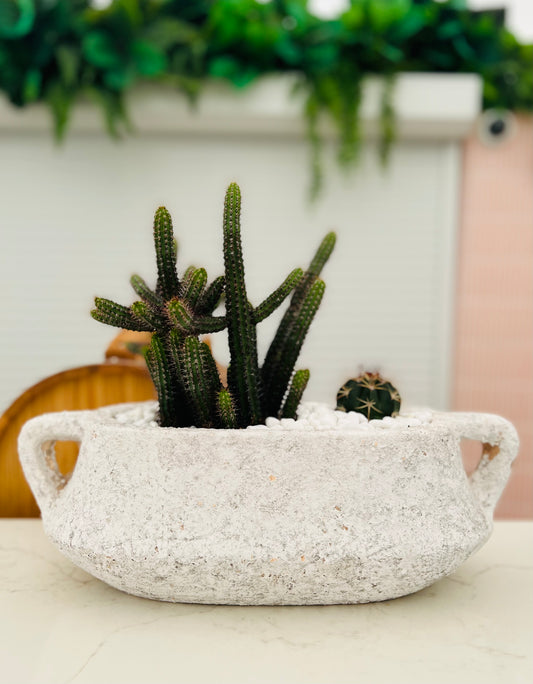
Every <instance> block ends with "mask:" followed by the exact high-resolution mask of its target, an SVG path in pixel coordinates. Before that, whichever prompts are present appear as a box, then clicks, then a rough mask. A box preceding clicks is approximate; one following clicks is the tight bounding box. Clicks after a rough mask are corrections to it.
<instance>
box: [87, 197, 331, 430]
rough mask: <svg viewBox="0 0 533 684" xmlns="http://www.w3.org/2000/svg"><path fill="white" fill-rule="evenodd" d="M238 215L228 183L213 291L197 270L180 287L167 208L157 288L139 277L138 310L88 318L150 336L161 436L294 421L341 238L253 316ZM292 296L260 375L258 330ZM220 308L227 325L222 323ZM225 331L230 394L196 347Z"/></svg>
mask: <svg viewBox="0 0 533 684" xmlns="http://www.w3.org/2000/svg"><path fill="white" fill-rule="evenodd" d="M240 215H241V191H240V188H239V186H238V185H237V184H236V183H231V185H230V186H229V187H228V189H227V192H226V197H225V201H224V217H223V237H224V269H225V272H224V275H222V276H219V277H218V278H216V279H215V280H213V281H212V282H211V283H210V284H208V278H207V272H206V271H205V269H203V268H195V267H192V266H190V267H189V268H188V269H186V271H185V272H184V274H183V276H182V277H181V278H180V277H179V275H178V270H177V267H176V263H177V256H178V249H177V241H176V239H175V237H174V232H173V228H172V219H171V217H170V214H169V212H168V211H167V210H166V209H165V208H164V207H160V208H159V209H158V210H157V211H156V213H155V218H154V244H155V254H156V263H157V283H156V286H155V288H154V289H151V288H150V287H149V286H148V285H147V284H146V282H145V281H144V280H143V279H142V278H141V277H140V276H138V275H134V276H132V278H131V281H130V282H131V285H132V287H133V289H134V290H135V292H136V294H137V295H138V297H139V300H138V301H136V302H134V303H133V304H132V305H131V306H129V307H127V306H122V305H121V304H116V303H115V302H112V301H110V300H108V299H103V298H100V297H97V298H96V299H95V308H94V309H93V310H92V311H91V315H92V317H93V318H95V319H96V320H97V321H100V322H101V323H106V324H108V325H113V326H116V327H119V328H125V329H127V330H137V331H149V332H151V333H152V339H151V343H150V346H149V347H148V348H147V349H146V351H145V358H146V364H147V366H148V370H149V371H150V375H151V377H152V380H153V382H154V385H155V387H156V390H157V394H158V399H159V416H158V420H159V423H160V425H161V426H163V427H189V426H195V427H205V428H226V429H230V428H245V427H247V426H248V425H258V424H262V423H264V422H265V420H266V418H267V417H268V416H275V417H283V418H296V415H297V409H298V405H299V403H300V400H301V398H302V395H303V392H304V390H305V388H306V386H307V383H308V381H309V371H308V370H297V371H295V369H294V366H295V364H296V361H297V359H298V356H299V354H300V350H301V348H302V345H303V342H304V339H305V337H306V335H307V331H308V330H309V327H310V325H311V323H312V321H313V318H314V316H315V314H316V312H317V310H318V307H319V306H320V302H321V301H322V297H323V295H324V289H325V284H324V282H323V281H322V280H321V279H320V277H319V276H320V273H321V271H322V268H323V267H324V265H325V263H326V262H327V260H328V258H329V256H330V254H331V252H332V250H333V247H334V245H335V239H336V238H335V234H334V233H328V235H326V237H325V238H324V240H323V241H322V243H321V244H320V246H319V248H318V250H317V252H316V253H315V255H314V256H313V259H312V261H311V263H310V265H309V268H308V269H307V270H306V271H303V270H302V269H301V268H296V269H294V270H293V271H292V272H291V273H290V274H289V275H288V276H287V278H286V279H285V280H284V281H283V283H281V285H280V286H279V287H278V288H277V289H276V290H274V292H272V294H270V295H269V296H268V297H267V298H266V299H264V300H263V302H261V303H260V304H259V305H258V306H255V307H254V306H253V305H252V304H251V303H250V301H249V299H248V295H247V293H246V283H245V279H244V260H243V254H242V244H241V225H240ZM289 295H292V296H291V299H290V303H289V306H288V308H287V311H286V312H285V314H284V316H283V318H282V321H281V323H280V325H279V328H278V330H277V332H276V335H275V336H274V340H273V341H272V344H271V345H270V348H269V349H268V352H267V355H266V357H265V360H264V363H263V365H262V366H260V364H259V358H258V353H257V334H256V326H257V324H258V323H260V322H261V321H262V320H264V319H265V318H267V317H268V316H270V314H271V313H272V312H273V311H275V310H276V309H277V308H278V307H279V306H280V305H281V304H283V302H284V301H285V300H286V299H287V298H288V297H289ZM222 298H224V303H225V309H226V311H225V315H223V316H215V315H214V311H215V309H216V308H217V307H218V305H219V303H220V302H221V300H222ZM222 330H227V335H228V343H229V350H230V359H231V360H230V365H229V368H228V382H227V386H224V385H223V384H222V382H221V380H220V376H219V374H218V371H217V366H216V363H215V360H214V358H213V356H212V354H211V350H210V348H209V346H208V345H207V344H206V342H204V341H202V340H201V339H200V337H199V336H200V335H204V334H211V333H216V332H220V331H222Z"/></svg>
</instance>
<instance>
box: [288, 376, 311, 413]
mask: <svg viewBox="0 0 533 684" xmlns="http://www.w3.org/2000/svg"><path fill="white" fill-rule="evenodd" d="M309 375H310V374H309V371H308V370H307V369H305V370H297V371H296V373H295V374H294V375H293V378H292V382H291V387H290V389H289V392H288V394H287V398H286V399H285V403H284V404H283V409H282V411H281V418H294V419H296V417H297V411H298V406H299V405H300V401H301V400H302V395H303V393H304V392H305V388H306V387H307V383H308V382H309Z"/></svg>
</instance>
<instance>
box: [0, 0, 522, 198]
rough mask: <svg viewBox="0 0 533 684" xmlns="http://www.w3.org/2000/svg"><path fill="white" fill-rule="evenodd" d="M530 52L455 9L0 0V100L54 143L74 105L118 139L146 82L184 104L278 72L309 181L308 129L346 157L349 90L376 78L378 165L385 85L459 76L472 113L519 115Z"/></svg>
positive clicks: (351, 132)
mask: <svg viewBox="0 0 533 684" xmlns="http://www.w3.org/2000/svg"><path fill="white" fill-rule="evenodd" d="M532 60H533V46H531V45H522V44H520V43H519V42H518V41H517V39H516V38H515V37H514V36H513V34H512V33H510V32H509V31H508V30H507V29H506V28H505V27H504V26H503V15H502V12H495V11H486V12H473V11H470V10H468V8H467V7H466V0H446V1H444V2H438V1H437V0H351V2H350V5H349V7H348V9H347V10H346V11H345V12H344V13H342V14H341V15H340V16H339V17H338V18H335V19H331V20H323V19H319V18H318V17H316V16H314V15H313V14H311V13H310V11H309V9H308V7H307V0H270V1H269V2H266V3H263V2H258V1H257V0H195V1H194V2H189V1H188V0H113V2H112V3H111V5H110V6H109V7H108V8H106V9H101V10H98V9H95V8H93V7H91V4H90V2H89V0H0V91H3V92H4V93H5V94H6V95H7V97H8V98H9V99H10V100H11V102H13V103H14V104H15V105H17V106H24V105H27V104H28V103H31V102H37V101H45V102H47V103H48V104H49V106H50V107H51V110H52V113H53V117H54V122H55V130H56V134H57V135H58V136H61V135H62V134H63V133H64V131H65V128H66V126H67V123H68V116H69V111H70V109H71V106H72V104H73V103H74V101H75V100H76V99H77V98H78V96H80V95H84V96H86V97H89V98H92V99H93V100H95V101H96V102H98V103H99V104H100V105H101V106H102V108H103V111H104V113H105V117H106V121H107V126H108V128H109V130H110V132H111V133H112V134H114V135H117V134H118V133H119V132H120V130H121V129H122V128H123V127H124V126H126V127H127V117H126V107H125V97H124V96H125V94H126V93H127V92H128V90H129V89H130V88H131V87H132V86H133V85H134V84H135V83H137V82H139V81H147V80H148V81H157V82H159V83H164V84H167V85H169V86H170V87H174V88H177V89H179V90H180V91H182V92H184V93H186V94H187V95H188V96H189V97H191V98H193V99H194V98H195V97H196V96H197V95H198V93H199V92H200V90H201V86H202V84H203V83H204V82H205V81H206V80H207V79H212V78H217V79H223V80H226V81H229V82H230V83H231V84H233V85H234V86H235V87H237V88H243V87H245V86H247V85H248V84H249V83H251V82H252V81H253V80H254V79H256V78H257V77H258V76H261V75H262V74H272V73H279V72H292V73H294V74H296V75H297V76H298V77H299V87H300V88H301V89H302V90H303V91H304V92H305V94H306V104H305V116H306V119H307V122H308V127H309V137H310V140H311V142H312V149H313V156H314V168H315V174H314V182H315V186H316V187H318V184H319V181H320V165H319V152H320V138H319V135H318V132H317V120H318V117H319V115H320V113H321V112H326V113H327V114H329V115H330V116H331V117H332V119H333V120H334V121H335V123H336V125H337V127H338V130H339V161H340V162H341V163H343V164H347V163H350V162H351V161H353V160H354V159H355V158H356V156H357V149H358V142H359V131H358V107H359V102H360V97H361V85H362V81H363V79H364V78H365V77H366V76H368V75H371V74H378V75H381V76H384V77H385V78H386V83H387V84H388V87H387V88H385V90H384V94H383V101H382V122H381V143H380V154H381V156H382V157H383V158H386V156H387V153H388V150H389V147H390V143H391V141H392V138H393V133H394V112H393V110H392V107H391V88H392V84H393V80H394V75H395V74H397V73H399V72H409V71H428V72H429V71H436V72H443V71H444V72H473V73H477V74H480V75H481V76H482V78H483V82H484V91H483V97H484V104H485V106H487V107H498V108H506V109H513V110H522V109H525V110H531V109H533V71H532V69H531V63H532Z"/></svg>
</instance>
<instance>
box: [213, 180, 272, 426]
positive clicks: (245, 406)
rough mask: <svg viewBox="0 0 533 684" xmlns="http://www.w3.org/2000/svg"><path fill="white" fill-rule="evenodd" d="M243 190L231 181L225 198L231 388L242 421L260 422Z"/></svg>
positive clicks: (250, 423) (243, 424)
mask: <svg viewBox="0 0 533 684" xmlns="http://www.w3.org/2000/svg"><path fill="white" fill-rule="evenodd" d="M240 213H241V191H240V189H239V186H238V185H237V184H236V183H231V185H230V186H229V188H228V190H227V192H226V198H225V202H224V226H223V227H224V266H225V276H226V319H227V323H228V341H229V349H230V355H231V365H232V369H233V372H232V376H231V379H232V384H230V386H229V390H230V392H231V394H232V396H233V398H234V401H235V403H236V405H237V415H238V419H239V423H240V424H241V425H242V426H243V427H244V426H246V425H256V424H258V423H261V422H262V420H263V412H262V408H261V400H260V390H259V382H260V380H259V367H258V360H257V343H256V336H255V325H254V322H253V312H252V310H251V309H250V306H249V304H248V298H247V295H246V285H245V281H244V263H243V258H242V246H241V227H240Z"/></svg>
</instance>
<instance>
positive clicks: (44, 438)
mask: <svg viewBox="0 0 533 684" xmlns="http://www.w3.org/2000/svg"><path fill="white" fill-rule="evenodd" d="M84 415H85V411H60V412H58V413H45V414H43V415H41V416H36V417H35V418H32V419H31V420H29V421H28V422H27V423H25V424H24V425H23V427H22V430H21V431H20V435H19V438H18V451H19V459H20V463H21V465H22V470H23V471H24V475H25V476H26V480H27V481H28V484H29V485H30V488H31V490H32V492H33V495H34V496H35V499H36V500H37V504H38V505H39V508H40V509H41V512H43V511H44V510H45V509H48V508H50V506H51V505H52V504H53V503H54V501H55V500H56V499H57V497H58V496H59V493H60V491H61V490H62V489H63V487H64V486H65V485H66V483H67V481H68V478H66V477H65V476H64V475H62V474H61V472H60V470H59V468H58V466H57V461H56V455H55V450H54V445H55V443H56V442H59V441H74V442H81V440H82V439H83V433H84Z"/></svg>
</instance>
